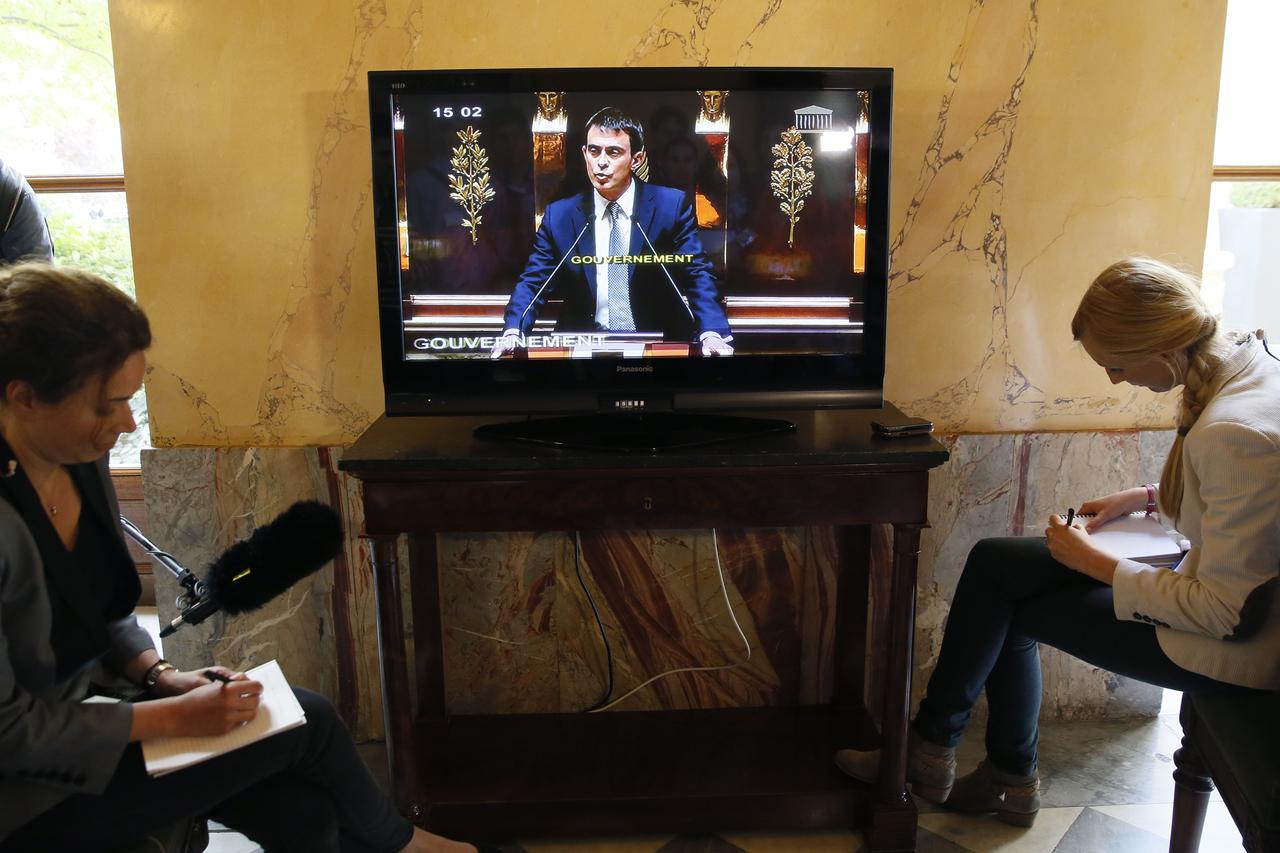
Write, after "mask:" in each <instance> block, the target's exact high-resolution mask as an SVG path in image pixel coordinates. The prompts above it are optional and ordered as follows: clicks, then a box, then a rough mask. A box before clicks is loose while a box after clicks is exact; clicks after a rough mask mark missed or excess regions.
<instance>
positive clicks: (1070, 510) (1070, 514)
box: [205, 506, 1076, 675]
mask: <svg viewBox="0 0 1280 853" xmlns="http://www.w3.org/2000/svg"><path fill="white" fill-rule="evenodd" d="M1075 520H1076V508H1075V507H1073V506H1069V507H1067V527H1070V526H1071V522H1073V521H1075ZM208 674H209V673H207V672H206V673H205V675H208Z"/></svg>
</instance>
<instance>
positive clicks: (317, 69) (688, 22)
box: [111, 0, 1225, 446]
mask: <svg viewBox="0 0 1280 853" xmlns="http://www.w3.org/2000/svg"><path fill="white" fill-rule="evenodd" d="M1224 15H1225V0H1205V2H1196V3H1179V4H1175V3H1170V2H1168V0H1133V2H1126V3H1116V2H1113V0H1080V2H1074V3H1060V2H1059V3H1043V2H1036V0H987V2H971V3H967V4H966V3H963V2H958V0H956V1H955V2H940V0H871V2H849V0H732V2H730V0H634V2H631V3H627V4H616V5H614V6H611V7H609V8H608V10H607V11H605V12H599V13H597V12H595V11H588V10H587V8H586V7H583V6H582V5H581V4H574V3H554V2H538V3H528V2H516V0H483V2H474V3H432V2H425V0H365V2H355V3H353V2H340V0H309V2H306V3H302V2H277V3H269V4H268V3H247V2H243V0H233V2H229V3H216V4H215V3H192V2H189V0H112V2H111V24H112V37H113V40H114V50H115V58H116V75H117V84H118V90H119V99H120V116H121V125H122V134H123V143H124V156H125V170H126V173H127V176H128V196H129V207H130V219H131V229H132V237H133V251H134V263H135V269H136V277H137V289H138V295H139V299H140V300H141V302H142V303H143V305H144V306H145V308H146V309H147V311H148V312H149V313H150V315H151V317H152V319H153V322H154V324H155V328H156V333H157V334H156V346H155V348H154V351H153V353H152V363H153V368H152V371H151V373H150V375H149V377H148V381H147V391H148V395H149V399H150V405H151V429H152V436H153V440H154V441H155V443H156V444H157V445H158V446H183V445H203V444H214V445H228V446H263V445H308V444H341V443H344V442H347V441H349V440H351V439H353V438H354V437H355V436H356V435H358V434H359V433H360V431H361V430H362V429H363V428H364V427H365V426H366V425H367V424H368V423H369V422H370V421H371V420H372V419H373V418H374V417H376V416H377V415H378V413H379V412H380V411H381V409H382V403H381V399H382V398H381V380H380V372H379V364H378V344H377V326H376V317H375V312H376V301H375V295H374V288H373V275H374V262H373V251H372V241H373V237H372V212H371V210H370V206H369V198H368V182H369V146H368V130H367V102H366V94H365V83H364V80H365V72H366V71H368V70H370V69H377V68H400V67H404V68H408V67H419V68H431V67H488V66H507V65H512V66H544V65H564V66H613V65H627V64H630V65H640V66H644V65H691V64H699V63H702V64H710V65H734V64H743V65H883V66H892V67H894V68H895V69H896V104H895V111H894V122H895V125H894V146H893V181H894V190H893V197H892V217H891V222H892V232H893V237H892V246H893V280H892V285H891V287H892V291H891V295H890V303H889V305H890V335H889V355H888V364H889V368H888V375H887V379H886V382H887V389H886V396H887V397H888V398H889V399H891V400H894V401H895V402H897V403H898V404H899V405H901V406H902V407H903V408H905V409H907V410H908V411H910V412H912V413H915V414H922V415H927V416H930V417H932V418H933V420H934V421H935V422H937V423H938V424H939V425H940V427H941V428H942V429H943V430H945V431H952V432H955V431H960V432H983V431H1014V432H1021V431H1031V430H1052V429H1093V428H1118V427H1133V426H1140V427H1141V426H1162V425H1165V424H1166V423H1167V421H1168V409H1167V407H1166V405H1165V404H1163V403H1160V402H1158V401H1156V400H1155V398H1154V397H1152V396H1151V395H1150V394H1148V393H1146V392H1139V391H1129V390H1125V389H1121V388H1113V387H1111V385H1110V384H1109V382H1108V381H1107V380H1106V378H1105V377H1104V376H1103V375H1102V373H1101V371H1098V370H1096V369H1092V368H1090V367H1089V366H1088V365H1087V360H1086V359H1085V357H1084V356H1083V354H1082V353H1081V352H1080V351H1079V350H1078V348H1076V347H1075V346H1074V345H1073V344H1072V342H1071V341H1070V335H1069V333H1068V330H1067V324H1068V321H1069V318H1070V315H1071V312H1072V310H1073V309H1074V305H1075V302H1076V300H1077V299H1078V297H1079V294H1080V292H1081V291H1082V290H1083V288H1084V286H1085V285H1086V284H1087V282H1088V280H1089V278H1090V277H1091V275H1092V274H1093V273H1094V272H1096V271H1097V270H1098V269H1100V268H1101V267H1103V266H1105V265H1106V264H1107V263H1108V262H1110V261H1111V260H1113V259H1115V258H1116V257H1118V256H1121V255H1124V254H1127V253H1133V252H1143V253H1147V254H1152V255H1156V256H1159V257H1162V258H1166V259H1171V260H1175V261H1180V262H1184V263H1186V264H1188V265H1191V266H1193V267H1197V268H1198V266H1199V258H1200V254H1201V249H1202V243H1203V236H1204V229H1205V217H1206V211H1207V199H1208V188H1209V184H1208V175H1209V172H1208V169H1209V166H1210V159H1211V153H1212V143H1213V116H1214V112H1215V107H1216V93H1217V84H1218V67H1219V60H1220V51H1221V44H1222V37H1221V36H1222V28H1223V20H1224Z"/></svg>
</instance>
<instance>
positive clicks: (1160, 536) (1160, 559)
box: [1063, 512, 1182, 567]
mask: <svg viewBox="0 0 1280 853" xmlns="http://www.w3.org/2000/svg"><path fill="white" fill-rule="evenodd" d="M1090 517H1091V516H1089V515H1077V516H1076V518H1078V519H1079V518H1090ZM1063 519H1064V520H1065V519H1066V516H1063ZM1089 539H1090V541H1091V542H1092V543H1093V544H1094V545H1096V546H1097V547H1099V548H1101V549H1102V550H1103V551H1106V552H1107V553H1108V554H1111V555H1113V556H1116V557H1123V558H1125V559H1127V560H1137V561H1138V562H1139V563H1146V564H1148V565H1151V566H1163V567H1169V566H1174V565H1177V563H1178V561H1179V560H1181V559H1182V547H1181V540H1182V537H1181V536H1180V535H1178V534H1177V533H1170V532H1169V531H1168V530H1165V529H1164V527H1163V526H1162V525H1161V524H1160V520H1159V519H1158V518H1156V517H1155V516H1154V515H1147V514H1146V513H1145V512H1135V513H1133V514H1132V515H1122V516H1120V517H1119V518H1115V519H1112V520H1111V521H1108V522H1107V523H1106V524H1104V525H1102V526H1101V527H1099V528H1098V529H1097V530H1095V531H1093V533H1091V534H1089Z"/></svg>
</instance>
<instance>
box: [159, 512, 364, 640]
mask: <svg viewBox="0 0 1280 853" xmlns="http://www.w3.org/2000/svg"><path fill="white" fill-rule="evenodd" d="M341 548H342V523H341V522H340V521H339V519H338V514H337V513H336V512H334V511H333V509H332V508H331V507H329V506H327V505H325V504H322V503H319V502H318V501H299V502H297V503H295V504H293V505H292V506H290V507H289V508H288V509H286V510H285V511H284V512H283V513H281V514H280V515H279V516H278V517H277V518H276V519H275V520H274V521H272V522H270V523H268V524H265V525H263V526H262V527H259V528H258V529H257V530H255V531H253V533H252V534H251V535H250V536H249V538H248V539H245V540H242V541H240V542H237V543H236V544H234V545H232V546H231V547H230V548H228V549H227V550H226V551H224V552H223V553H222V556H220V557H218V559H216V560H214V561H213V564H212V565H211V566H209V571H208V572H207V573H206V575H205V581H204V586H205V594H204V595H202V596H200V598H199V600H197V601H196V602H195V603H194V604H192V605H191V606H190V607H187V608H185V609H183V611H182V615H180V616H179V617H178V618H177V619H174V620H173V621H172V622H170V623H169V624H168V625H166V626H165V627H164V628H163V629H161V631H160V636H161V637H167V636H169V635H170V634H172V633H173V632H174V631H176V630H178V629H179V628H181V627H182V626H183V625H196V624H199V623H200V622H202V621H204V620H205V619H206V618H208V617H209V616H210V615H211V614H213V613H215V612H217V611H219V610H221V611H223V612H226V613H230V614H231V615H233V616H234V615H238V614H240V613H247V612H249V611H251V610H257V609H258V608H259V607H261V606H262V605H264V604H266V603H267V602H268V601H270V600H271V599H273V598H275V597H276V596H277V595H280V594H281V593H283V592H284V591H285V590H287V589H288V588H289V587H291V586H293V585H294V584H295V583H297V582H298V581H300V580H302V579H303V578H305V577H307V576H308V575H311V574H313V573H315V572H316V571H319V569H320V568H321V567H323V566H324V565H325V564H326V563H328V562H329V561H330V560H332V559H333V558H334V557H336V556H337V555H338V551H339V550H341Z"/></svg>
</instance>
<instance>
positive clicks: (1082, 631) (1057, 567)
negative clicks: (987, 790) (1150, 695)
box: [913, 538, 1247, 776]
mask: <svg viewBox="0 0 1280 853" xmlns="http://www.w3.org/2000/svg"><path fill="white" fill-rule="evenodd" d="M1039 643H1047V644H1048V645H1050V646H1053V647H1054V648H1057V649H1062V650H1063V651H1064V652H1067V653H1068V654H1071V655H1074V656H1075V657H1078V658H1080V659H1081V660H1083V661H1086V662H1087V663H1091V664H1093V665H1094V666H1096V667H1100V668H1102V669H1105V670H1108V671H1110V672H1114V673H1117V674H1119V675H1124V676H1127V677H1129V678H1136V679H1138V680H1139V681H1145V682H1148V683H1150V684H1157V685H1159V686H1161V687H1166V688H1170V689H1173V690H1181V691H1184V692H1185V691H1190V692H1195V693H1203V692H1216V691H1222V690H1241V691H1244V690H1247V688H1242V687H1238V686H1236V685H1231V684H1224V683H1223V682H1220V681H1216V680H1214V679H1212V678H1208V677H1206V676H1203V675H1199V674H1198V673H1194V672H1190V671H1188V670H1185V669H1183V668H1182V667H1180V666H1178V665H1177V664H1175V663H1174V662H1173V661H1171V660H1169V658H1168V657H1167V656H1166V655H1165V653H1164V651H1163V650H1162V649H1161V648H1160V643H1159V642H1158V641H1157V639H1156V629H1155V627H1154V626H1152V625H1149V624H1146V623H1143V622H1128V621H1121V620H1119V619H1117V618H1116V616H1115V610H1114V608H1113V605H1112V590H1111V587H1110V586H1108V585H1107V584H1104V583H1100V582H1098V581H1095V580H1093V579H1092V578H1089V577H1088V576H1086V575H1082V574H1080V573H1079V572H1075V571H1072V570H1071V569H1068V568H1067V567H1066V566H1064V565H1062V564H1061V563H1059V562H1058V561H1056V560H1054V559H1053V557H1051V556H1050V555H1049V549H1048V547H1047V546H1046V545H1045V542H1044V540H1043V539H1035V538H1018V539H984V540H982V541H981V542H979V543H978V544H977V545H975V546H973V550H971V551H970V552H969V559H968V560H967V561H966V562H965V566H964V572H963V574H962V575H961V577H960V583H959V585H958V586H957V587H956V594H955V597H954V598H953V599H952V601H951V613H950V615H949V616H948V617H947V627H946V631H945V632H944V634H943V637H942V651H941V652H940V654H939V655H938V665H937V667H936V668H935V669H934V670H933V675H932V676H931V677H930V678H929V686H928V688H927V689H926V691H925V697H924V699H923V701H921V703H920V710H919V711H918V712H917V714H916V718H915V722H914V724H913V725H914V726H915V730H916V732H917V733H918V734H919V735H920V736H921V737H922V738H924V739H925V740H927V741H929V742H931V743H935V744H938V745H941V746H955V745H956V744H957V743H959V742H960V736H961V735H962V734H964V730H965V728H966V727H967V726H968V724H969V715H970V713H971V712H972V711H973V705H974V703H975V702H976V701H977V700H978V694H979V693H980V692H981V691H982V689H983V688H984V687H985V688H986V691H987V705H988V707H989V709H990V711H989V714H988V721H987V738H986V742H987V757H988V759H989V760H990V761H991V763H992V764H993V765H994V766H995V767H996V768H997V769H998V770H1002V771H1004V772H1006V773H1011V774H1016V775H1019V776H1027V775H1030V774H1031V773H1034V772H1035V769H1036V744H1037V741H1038V739H1039V728H1038V724H1037V721H1038V719H1039V716H1040V693H1041V687H1040V650H1039V646H1038V644H1039Z"/></svg>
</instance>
